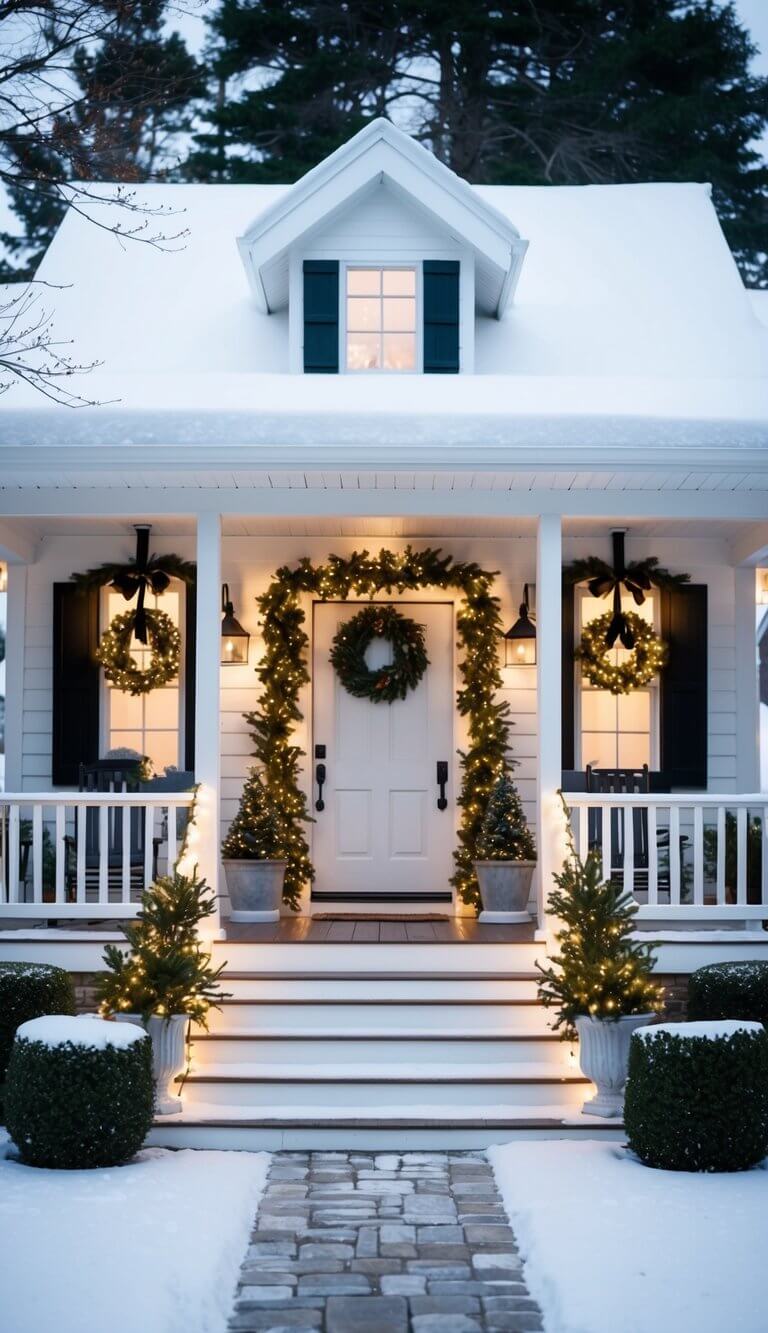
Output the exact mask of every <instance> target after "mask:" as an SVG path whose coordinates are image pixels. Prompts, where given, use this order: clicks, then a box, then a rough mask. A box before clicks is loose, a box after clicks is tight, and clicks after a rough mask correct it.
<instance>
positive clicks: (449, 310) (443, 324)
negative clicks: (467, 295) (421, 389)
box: [423, 259, 459, 375]
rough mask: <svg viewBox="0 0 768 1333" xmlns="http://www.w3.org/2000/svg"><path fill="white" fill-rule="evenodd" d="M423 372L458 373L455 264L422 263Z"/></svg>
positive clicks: (457, 284)
mask: <svg viewBox="0 0 768 1333" xmlns="http://www.w3.org/2000/svg"><path fill="white" fill-rule="evenodd" d="M423 301H424V371H425V373H426V374H428V375H457V374H458V373H459V263H458V260H455V259H425V260H424V297H423Z"/></svg>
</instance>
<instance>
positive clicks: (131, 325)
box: [0, 149, 768, 466]
mask: <svg viewBox="0 0 768 1333" xmlns="http://www.w3.org/2000/svg"><path fill="white" fill-rule="evenodd" d="M419 152H423V150H421V149H419ZM427 156H428V155H427ZM332 160H333V159H329V161H332ZM325 165H326V166H327V164H325ZM438 165H439V164H438ZM440 170H441V171H442V170H443V168H440ZM311 175H312V173H310V176H311ZM448 175H449V176H450V175H451V173H448ZM305 179H309V177H307V178H305ZM452 179H455V178H452ZM458 184H459V185H460V186H461V191H460V192H463V193H464V194H466V192H469V194H470V195H471V197H472V198H476V200H477V204H478V215H479V214H480V213H482V211H483V209H486V210H487V211H486V213H485V215H484V217H485V220H486V221H487V220H488V219H489V218H490V217H491V216H493V217H499V216H501V217H502V218H506V219H507V220H508V225H509V236H510V237H511V236H513V235H519V236H521V237H525V238H526V240H527V241H528V243H529V249H528V252H527V255H526V258H525V263H524V264H523V266H522V271H521V273H520V277H519V282H518V286H517V291H516V295H515V302H514V305H511V306H510V307H509V308H508V309H507V311H506V313H505V315H504V317H503V318H502V319H500V320H499V319H495V318H490V317H484V316H482V315H479V316H478V318H477V320H476V338H475V373H474V374H473V375H457V376H445V375H440V376H433V375H423V376H419V375H416V376H413V375H402V376H399V375H394V376H378V377H377V376H352V375H338V376H320V375H317V376H315V375H290V376H289V371H288V365H289V345H288V313H287V311H286V310H284V309H283V310H279V311H278V312H277V313H273V314H267V313H265V312H264V311H263V310H260V309H259V308H258V306H257V304H256V302H255V300H254V297H253V293H252V291H251V290H249V285H248V282H247V280H246V276H245V274H244V272H243V266H242V263H241V258H240V255H239V253H238V245H237V238H238V237H246V238H252V239H253V243H254V245H255V244H256V241H257V239H258V238H259V237H261V236H268V235H269V233H270V225H269V223H270V219H274V218H275V217H276V216H278V215H279V213H280V209H281V207H282V206H284V205H285V204H286V201H288V200H290V199H294V200H295V199H297V197H298V196H297V194H296V192H297V191H299V194H300V187H301V182H299V185H298V186H292V187H291V186H280V185H143V186H140V187H139V191H138V193H139V197H140V199H141V200H142V201H144V202H145V203H146V204H147V205H148V206H149V207H151V208H153V209H161V208H170V209H171V214H172V215H171V216H170V217H169V218H168V219H167V221H166V223H165V227H166V230H167V231H168V232H172V231H176V230H178V229H179V228H186V229H188V231H189V236H188V239H187V240H186V241H185V242H183V243H181V244H180V245H178V246H175V247H171V252H167V251H166V252H163V251H162V250H157V249H154V248H152V247H150V246H147V245H142V244H140V243H136V242H123V243H119V242H118V241H117V240H116V239H115V237H114V236H113V235H111V234H110V233H109V232H107V231H103V230H99V229H98V228H96V227H94V226H93V225H91V224H89V223H88V222H87V221H86V220H85V219H84V218H82V217H81V216H80V215H79V214H77V213H75V212H73V211H71V210H70V212H69V213H68V214H67V216H66V217H65V219H64V221H63V223H62V225H61V227H60V228H59V231H58V232H57V234H56V236H55V238H54V240H53V242H52V244H51V246H50V248H49V250H48V253H47V254H46V256H45V258H44V260H43V263H42V265H41V268H40V271H39V276H40V277H41V278H42V279H44V280H45V281H47V282H50V283H65V284H68V285H67V286H66V287H65V288H63V289H62V290H53V289H50V290H49V289H46V288H41V289H40V290H41V292H42V299H43V300H44V301H45V302H46V303H47V304H49V305H51V306H53V307H54V308H55V327H56V332H57V335H58V336H59V337H61V338H71V339H72V348H71V350H72V353H73V355H74V356H75V357H76V358H77V360H78V361H80V362H88V361H90V360H92V359H95V360H98V361H100V362H101V363H102V364H101V365H100V366H99V368H98V369H96V370H94V371H93V372H92V373H91V374H90V375H88V376H87V377H84V378H83V379H82V380H81V381H79V382H78V381H75V382H73V383H71V384H70V385H69V386H68V387H71V388H74V389H76V390H79V391H81V392H83V393H84V394H85V395H86V396H88V397H93V398H97V399H98V400H99V402H100V403H101V404H102V405H101V406H98V407H94V408H82V409H80V410H78V411H76V412H73V411H71V410H69V409H67V408H61V407H55V406H51V405H49V404H46V403H45V402H43V401H42V400H41V398H40V396H39V395H36V394H35V393H34V392H33V391H32V390H30V389H28V388H26V387H24V386H18V387H15V388H14V389H13V390H12V391H11V392H10V393H7V394H6V395H5V396H4V397H3V398H2V399H0V444H5V445H10V446H21V447H23V448H26V447H28V446H36V445H41V444H61V445H62V446H64V445H68V444H74V443H81V444H83V445H84V446H94V447H98V446H101V445H102V444H113V445H115V446H120V447H123V446H127V445H130V444H132V443H143V444H145V445H146V444H150V445H152V446H155V445H158V446H162V445H165V444H167V445H169V446H170V445H176V446H180V447H181V446H187V445H189V446H192V445H195V446H197V447H201V448H202V447H210V448H218V447H225V446H227V445H233V446H238V447H253V448H254V449H255V450H257V449H259V448H266V447H269V448H271V449H272V450H273V452H274V451H276V450H277V451H279V450H288V449H291V448H297V447H299V446H301V447H305V448H314V447H315V446H316V445H317V446H318V447H320V446H322V445H323V444H324V442H328V443H333V444H334V445H339V446H345V447H350V448H357V449H359V450H366V449H367V450H369V451H373V450H374V449H375V448H379V450H380V451H383V450H385V449H386V448H387V447H390V446H391V447H395V446H398V447H400V446H403V447H409V446H411V445H413V446H414V447H415V448H423V450H424V451H427V450H428V449H430V448H432V449H438V448H444V447H445V446H446V445H451V444H452V445H453V446H454V447H455V448H457V449H467V448H472V447H474V446H476V447H478V448H479V447H480V446H483V445H488V444H489V443H493V444H495V445H497V446H498V447H499V448H505V449H506V448H508V449H509V460H510V465H512V466H514V458H515V451H516V450H518V449H519V448H521V447H523V446H525V447H527V448H529V449H530V448H536V449H537V450H538V449H546V448H548V447H550V446H557V447H558V448H563V447H568V448H569V449H570V448H571V447H574V448H575V447H578V446H579V444H584V445H585V446H586V445H589V446H604V447H605V448H606V450H611V451H613V452H614V453H615V452H616V451H617V450H618V451H620V450H621V449H625V450H626V451H627V453H630V452H636V450H637V447H638V445H639V444H640V445H641V444H643V443H647V444H653V445H655V446H658V447H666V446H667V445H669V446H670V447H671V448H674V447H676V446H678V445H684V446H685V447H686V448H688V449H690V448H691V447H694V448H696V447H699V446H707V445H708V446H712V447H713V448H718V449H721V448H724V447H733V448H739V447H742V448H744V449H752V450H754V449H755V448H761V447H762V446H763V445H768V330H766V328H765V326H764V324H763V323H762V322H761V321H760V319H759V318H758V316H757V313H756V308H755V304H754V303H753V302H752V300H751V299H750V296H751V294H749V293H748V292H747V291H746V290H745V288H744V286H743V284H742V282H741V279H740V277H739V274H738V271H737V269H736V266H735V264H734V262H733V259H732V257H731V254H730V252H729V249H728V246H727V244H726V242H725V239H724V237H723V234H722V231H721V229H720V226H719V223H718V221H717V217H716V214H715V211H714V208H713V206H712V202H711V198H710V191H709V188H708V187H707V186H705V185H696V184H691V185H684V184H683V185H681V184H672V185H670V184H658V185H621V186H584V187H563V188H560V187H549V188H546V187H541V188H539V187H524V186H476V187H471V189H470V187H468V186H465V185H464V184H463V183H461V182H459V183H458ZM100 188H102V189H103V190H106V189H108V188H109V187H100ZM299 202H301V200H299ZM92 211H93V212H95V213H96V214H97V216H98V219H99V220H100V221H109V220H110V219H111V217H112V215H111V214H110V213H109V211H108V210H107V208H106V206H104V207H103V208H102V209H101V210H99V209H98V208H97V207H95V206H92ZM260 228H261V230H260ZM249 243H250V242H249ZM370 456H371V457H372V453H371V454H370ZM414 458H415V456H414ZM363 461H364V460H363V457H362V456H361V458H360V459H359V462H360V463H361V464H362V463H363ZM382 465H386V464H383V463H382V462H381V461H380V462H379V466H382ZM254 466H258V464H257V463H254ZM321 466H322V463H321Z"/></svg>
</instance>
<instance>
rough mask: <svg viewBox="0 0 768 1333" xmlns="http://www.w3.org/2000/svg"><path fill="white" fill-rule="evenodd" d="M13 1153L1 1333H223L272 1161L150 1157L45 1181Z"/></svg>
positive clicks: (222, 1155) (1, 1259) (5, 1202)
mask: <svg viewBox="0 0 768 1333" xmlns="http://www.w3.org/2000/svg"><path fill="white" fill-rule="evenodd" d="M0 1133H2V1131H0ZM7 1154H8V1144H7V1141H6V1142H5V1143H4V1144H3V1146H0V1157H2V1160H0V1311H2V1314H0V1325H1V1326H2V1328H3V1329H4V1330H6V1333H43V1330H46V1329H47V1330H52V1329H55V1330H56V1333H83V1329H98V1330H103V1329H109V1333H222V1330H224V1328H225V1327H226V1322H227V1318H228V1316H229V1314H230V1310H231V1304H232V1299H233V1297H234V1291H235V1281H236V1278H237V1274H238V1270H239V1268H240V1263H241V1261H242V1259H243V1256H244V1254H245V1250H246V1246H247V1244H248V1235H249V1230H250V1227H251V1224H252V1221H253V1216H254V1212H255V1209H256V1205H257V1203H258V1200H259V1196H260V1194H261V1192H262V1189H263V1187H264V1180H265V1177H266V1172H267V1163H268V1160H269V1157H268V1154H267V1153H242V1152H193V1151H190V1150H186V1151H183V1152H168V1151H167V1150H166V1149H163V1148H146V1149H144V1151H143V1152H141V1153H139V1155H138V1156H137V1157H136V1158H135V1160H134V1161H133V1162H131V1163H129V1164H128V1165H127V1166H121V1167H105V1168H101V1169H98V1170H95V1171H45V1170H40V1169H39V1168H36V1167H30V1166H22V1165H21V1164H20V1163H19V1162H18V1161H13V1160H10V1159H9V1157H8V1155H7Z"/></svg>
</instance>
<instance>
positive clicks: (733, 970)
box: [688, 959, 768, 1031]
mask: <svg viewBox="0 0 768 1333" xmlns="http://www.w3.org/2000/svg"><path fill="white" fill-rule="evenodd" d="M688 1017H689V1018H691V1019H700V1018H753V1019H754V1020H755V1022H756V1023H762V1024H763V1027H765V1029H766V1030H767V1031H768V963H763V962H760V961H759V960H757V959H756V960H755V961H754V962H750V961H746V962H743V963H710V965H709V967H700V968H699V969H698V971H697V972H692V973H691V977H690V981H689V983H688Z"/></svg>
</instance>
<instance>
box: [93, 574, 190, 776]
mask: <svg viewBox="0 0 768 1333" xmlns="http://www.w3.org/2000/svg"><path fill="white" fill-rule="evenodd" d="M145 604H146V606H147V607H148V608H152V609H153V610H158V611H165V613H166V615H167V616H169V617H170V619H171V620H172V621H173V623H174V625H176V626H177V628H178V629H179V630H180V632H181V634H182V639H183V635H184V626H183V623H182V613H183V606H184V601H183V597H182V595H181V593H180V592H179V590H178V588H174V587H173V586H171V587H170V588H168V589H167V591H166V592H164V593H162V594H160V596H153V595H152V594H151V593H147V597H146V603H145ZM129 606H135V602H133V603H126V601H125V598H124V597H122V596H121V595H120V593H118V592H114V591H113V590H112V589H109V590H107V592H106V597H105V603H104V605H103V612H104V622H103V623H104V624H109V622H110V621H111V620H112V619H113V617H114V616H118V615H122V614H123V613H124V612H125V611H126V609H127V608H128V607H129ZM150 653H151V650H150V648H149V645H147V646H146V647H145V646H144V645H143V644H141V643H139V642H138V640H137V639H135V638H134V639H133V641H132V643H131V654H132V656H133V658H134V660H135V662H136V665H137V666H138V667H139V668H140V669H142V670H143V669H145V668H146V667H147V666H148V665H149V659H150ZM182 657H183V655H182ZM182 706H183V698H182V689H181V682H180V681H179V679H178V678H177V679H176V680H173V681H169V683H168V684H167V685H163V686H162V687H161V688H160V689H158V690H150V692H149V694H139V695H131V694H127V693H125V692H124V691H123V690H118V689H116V688H115V686H114V685H110V684H108V683H106V686H105V690H104V719H105V726H104V739H105V741H106V744H105V747H104V748H105V750H117V749H118V748H122V749H129V750H135V751H136V752H137V754H145V755H148V756H149V758H150V759H151V760H152V765H153V768H154V771H155V773H159V774H162V772H163V769H164V768H166V767H167V766H168V765H173V766H174V767H175V768H179V767H180V766H181V765H180V763H179V755H180V753H181V716H182V713H181V710H182Z"/></svg>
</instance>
